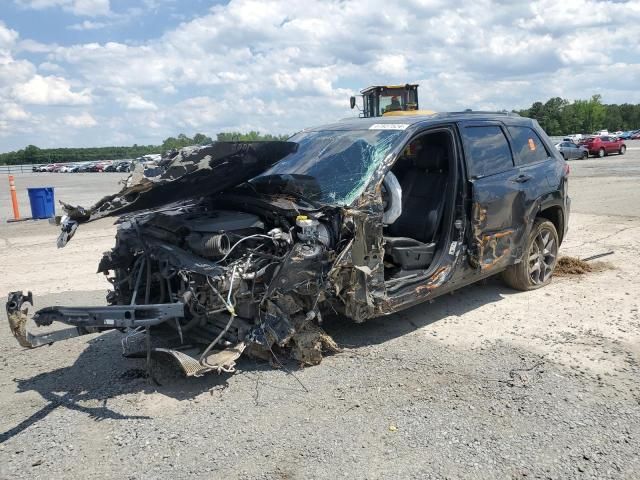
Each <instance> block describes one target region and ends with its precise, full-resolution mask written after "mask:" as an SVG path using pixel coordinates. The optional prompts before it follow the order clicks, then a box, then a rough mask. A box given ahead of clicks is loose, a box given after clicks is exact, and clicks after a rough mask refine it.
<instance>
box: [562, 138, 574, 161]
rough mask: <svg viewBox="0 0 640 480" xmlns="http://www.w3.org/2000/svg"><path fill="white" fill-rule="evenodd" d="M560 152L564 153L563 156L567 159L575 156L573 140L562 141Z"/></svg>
mask: <svg viewBox="0 0 640 480" xmlns="http://www.w3.org/2000/svg"><path fill="white" fill-rule="evenodd" d="M560 153H562V156H563V157H564V158H566V159H569V158H573V157H574V155H575V152H574V151H573V148H572V146H571V142H562V143H561V144H560Z"/></svg>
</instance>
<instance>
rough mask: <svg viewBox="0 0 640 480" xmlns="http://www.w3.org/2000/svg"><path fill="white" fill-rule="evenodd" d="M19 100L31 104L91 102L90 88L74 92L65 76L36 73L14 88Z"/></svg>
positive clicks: (80, 103) (84, 103) (81, 103)
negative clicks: (44, 75)
mask: <svg viewBox="0 0 640 480" xmlns="http://www.w3.org/2000/svg"><path fill="white" fill-rule="evenodd" d="M13 93H14V96H15V98H16V99H17V100H19V101H21V102H23V103H26V104H30V105H87V104H89V103H91V94H90V90H89V89H84V90H82V91H80V92H72V91H71V85H70V84H69V82H68V81H67V80H66V79H65V78H63V77H57V76H54V75H49V76H46V77H43V76H42V75H37V74H36V75H34V76H33V77H32V78H31V79H30V80H29V81H28V82H26V83H23V84H19V85H16V86H15V87H14V89H13Z"/></svg>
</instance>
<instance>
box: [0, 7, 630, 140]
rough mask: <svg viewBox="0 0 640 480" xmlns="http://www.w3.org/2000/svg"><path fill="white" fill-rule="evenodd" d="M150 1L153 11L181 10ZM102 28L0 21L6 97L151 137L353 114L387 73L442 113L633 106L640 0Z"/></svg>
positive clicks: (292, 12)
mask: <svg viewBox="0 0 640 480" xmlns="http://www.w3.org/2000/svg"><path fill="white" fill-rule="evenodd" d="M16 1H19V3H20V4H22V5H23V6H28V7H30V8H39V9H44V8H49V7H54V6H55V7H58V8H63V9H66V10H67V11H69V12H73V13H75V14H77V15H83V16H89V15H92V16H97V15H98V14H100V15H104V14H105V13H108V15H109V16H107V17H104V18H98V19H95V18H92V19H87V20H85V19H82V18H81V19H74V21H72V22H69V24H71V25H72V26H71V27H70V28H73V29H74V30H77V34H76V35H77V36H78V38H80V39H82V38H89V37H91V38H95V35H96V34H95V33H89V32H87V30H95V29H97V28H100V27H101V26H102V25H107V24H109V25H112V24H113V22H119V21H121V20H120V18H121V16H122V15H123V14H122V13H121V12H119V11H116V12H114V11H112V10H111V5H109V2H108V1H104V0H99V1H97V2H96V1H95V0H86V1H80V0H16ZM144 3H145V5H146V7H147V8H150V9H154V10H157V12H158V13H161V12H163V10H162V9H163V8H164V7H165V6H166V5H168V4H171V5H172V6H179V5H180V4H181V2H175V1H168V0H167V1H165V0H148V1H147V2H144ZM118 6H119V5H118V4H117V3H116V2H113V8H115V9H117V7H118ZM121 25H125V23H122V24H121ZM111 30H113V32H116V31H117V30H118V29H111ZM99 35H100V37H102V38H109V39H110V41H107V42H104V43H95V42H94V43H89V42H88V41H84V42H83V41H82V40H79V41H77V42H74V43H73V44H65V45H45V44H42V43H38V42H35V41H33V40H30V39H25V40H20V39H19V38H18V34H17V32H15V31H14V30H11V29H9V28H7V27H5V26H4V25H3V24H1V23H0V101H3V100H5V101H11V102H14V103H16V104H20V103H23V104H27V103H37V104H42V105H45V104H58V105H62V104H64V105H78V104H87V103H89V102H92V113H93V114H95V115H97V116H99V118H100V119H101V129H100V130H101V132H100V136H99V137H98V136H97V134H96V137H91V136H89V135H88V134H87V132H84V133H83V135H81V136H79V137H78V138H81V139H82V141H84V142H86V143H95V142H104V141H108V140H109V139H123V138H132V139H134V141H135V139H136V138H139V139H140V140H139V141H138V143H142V142H143V141H158V140H160V139H161V138H162V136H168V135H175V134H176V133H179V132H180V131H181V129H182V130H185V133H194V131H196V130H201V131H205V132H206V133H209V134H215V133H216V132H217V131H220V130H223V129H226V130H228V129H242V128H254V129H260V130H263V131H270V132H273V133H284V132H293V131H296V130H298V129H300V128H303V127H306V126H311V125H314V124H320V123H324V122H331V121H334V120H336V119H339V118H344V117H346V116H351V115H354V112H352V111H350V110H349V108H348V97H349V95H351V94H353V93H355V92H357V91H358V90H359V89H361V88H363V87H365V86H368V85H372V84H384V83H388V82H389V83H404V82H418V83H420V84H421V87H420V88H421V91H420V100H421V105H422V106H424V107H425V108H433V109H436V110H441V111H442V110H459V109H464V108H474V109H477V108H490V109H494V108H495V109H503V108H508V109H510V108H521V107H525V106H528V105H530V104H531V103H532V102H533V101H534V100H546V99H547V98H549V97H551V96H556V95H557V96H562V97H567V98H570V99H573V98H588V97H590V96H591V94H593V93H595V92H599V93H601V94H602V95H603V97H604V100H605V101H609V102H625V101H626V102H630V103H638V102H640V91H639V90H638V87H637V86H638V84H640V79H639V77H638V76H639V73H638V71H639V69H640V43H638V40H637V39H638V38H640V2H638V1H637V0H631V1H627V2H624V1H607V0H602V1H596V0H566V1H563V2H557V1H555V0H534V1H531V2H524V1H519V2H505V1H504V0H480V1H477V0H457V1H453V2H451V1H446V2H445V1H444V0H427V1H422V0H410V1H399V0H395V1H394V0H391V1H390V0H386V1H382V0H368V2H367V8H366V9H363V8H362V3H361V2H358V1H355V0H334V1H331V0H323V1H320V0H308V1H305V2H290V1H287V0H230V1H229V2H228V3H226V4H217V5H214V6H213V7H211V8H210V9H209V10H208V11H206V12H205V13H204V14H202V15H200V16H198V17H196V18H193V19H192V20H189V21H185V22H183V23H180V24H178V25H173V26H171V27H170V28H169V29H167V30H166V31H164V32H159V33H158V36H157V37H156V38H151V39H148V40H138V41H126V40H124V39H123V38H125V37H126V36H122V37H118V36H115V37H114V36H112V35H116V33H112V32H111V31H110V30H108V29H104V30H103V31H101V32H100V34H99ZM136 38H138V37H136ZM21 55H24V57H22V56H21ZM29 55H33V56H35V58H37V59H38V60H37V62H36V63H37V64H39V66H38V68H37V69H36V67H35V66H34V65H33V64H32V63H31V62H30V61H28V60H26V58H31V57H30V56H29ZM3 58H4V59H5V60H4V61H3ZM45 75H50V76H45ZM52 75H55V76H52ZM3 82H4V83H3ZM2 85H4V86H5V88H4V91H3V89H2ZM3 92H4V93H3ZM7 92H9V93H7ZM54 93H55V94H54ZM56 110H58V109H56ZM64 114H65V115H67V114H68V115H72V114H71V112H66V111H65V112H64ZM43 115H45V116H46V115H48V116H50V117H55V116H56V115H59V114H58V112H57V111H53V110H52V111H51V113H49V114H43ZM36 121H40V120H37V119H36V117H35V116H33V115H32V116H31V117H30V118H27V119H25V120H24V122H31V123H32V124H33V125H35V126H34V129H35V131H41V132H43V135H45V133H46V134H47V135H48V134H50V131H49V130H47V131H46V132H45V130H43V128H44V127H43V125H46V124H47V122H46V121H42V122H41V123H38V124H37V125H36V123H35V122H36ZM48 123H49V125H53V123H52V122H48ZM51 128H53V127H51ZM65 128H66V129H67V130H70V131H72V130H73V128H72V127H70V126H68V125H67V126H66V127H65ZM38 129H40V130H38ZM150 130H151V131H152V134H153V135H154V136H155V137H153V138H150V137H149V135H150ZM187 130H189V132H186V131H187ZM70 135H71V133H70ZM56 138H57V137H56ZM60 138H69V137H68V136H65V137H60ZM41 143H43V142H41Z"/></svg>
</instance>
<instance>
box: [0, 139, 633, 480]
mask: <svg viewBox="0 0 640 480" xmlns="http://www.w3.org/2000/svg"><path fill="white" fill-rule="evenodd" d="M571 168H572V174H571V187H570V188H571V196H572V198H573V212H572V216H571V223H570V232H569V234H568V237H567V239H566V241H565V242H564V244H563V245H562V248H561V254H563V255H569V256H574V257H577V258H585V257H589V256H592V255H596V254H600V253H604V252H609V251H613V252H614V253H613V254H612V255H609V256H607V257H604V258H602V259H599V260H601V261H606V262H607V263H608V264H609V265H610V267H611V268H602V269H600V268H598V269H596V270H597V271H594V272H591V273H587V274H585V275H566V276H562V277H557V278H555V279H554V281H553V283H552V284H551V285H550V286H548V287H546V288H543V289H540V290H537V291H533V292H527V293H522V292H515V291H513V290H510V289H508V288H506V287H505V286H503V285H502V283H500V281H499V280H497V279H490V280H488V281H486V282H484V283H481V284H477V285H473V286H470V287H467V288H464V289H462V290H460V291H458V292H455V293H454V294H453V295H447V296H445V297H442V298H439V299H437V300H436V301H435V302H434V303H432V304H426V305H420V306H417V307H414V308H411V309H409V310H406V311H404V312H402V313H400V314H396V315H391V316H388V317H384V318H380V319H376V320H373V321H371V322H368V323H365V324H362V325H353V324H350V323H346V322H344V321H340V320H333V321H331V322H329V323H328V324H327V325H326V330H327V331H328V332H329V333H330V334H331V335H332V336H333V338H334V339H335V340H336V341H337V342H338V343H339V344H340V345H341V346H342V347H343V348H344V350H343V352H342V353H338V354H335V355H332V356H330V357H327V358H325V359H324V360H323V362H322V363H321V364H320V365H319V366H316V367H311V368H304V369H299V368H298V367H297V366H296V365H295V364H293V363H291V362H289V363H286V369H274V368H272V367H271V366H270V365H268V364H266V363H262V362H256V361H253V360H243V361H241V362H240V364H239V367H240V368H239V371H238V372H237V373H236V374H234V375H230V376H228V375H222V376H217V375H210V376H206V377H203V378H199V379H188V380H187V379H183V378H180V377H178V376H174V375H171V374H170V373H167V374H166V375H165V378H163V380H162V381H163V384H162V385H161V386H152V385H150V384H149V383H148V382H147V380H146V379H144V378H143V373H144V372H143V370H142V369H143V368H144V363H143V361H142V360H134V359H125V358H123V357H122V356H121V355H120V351H121V350H120V338H121V337H120V335H119V334H118V333H113V332H112V333H107V334H103V335H100V336H98V335H92V336H85V337H81V338H77V339H73V340H69V341H66V342H63V343H58V344H54V345H52V346H50V347H43V348H40V349H36V350H32V351H26V350H23V349H21V348H20V347H19V346H18V344H17V342H16V341H15V340H14V339H13V337H11V335H10V332H9V329H8V327H2V328H0V411H2V415H1V416H0V478H3V479H4V478H7V479H9V478H11V479H13V478H86V477H87V476H91V477H101V478H102V477H104V478H128V479H129V478H131V479H133V478H135V479H143V478H159V477H169V476H171V477H173V478H185V477H192V476H202V477H203V478H247V479H294V478H295V479H297V478H342V477H344V478H354V479H360V478H371V479H377V478H487V479H489V478H557V479H565V478H629V479H635V478H639V477H640V384H639V381H638V379H639V378H640V377H639V374H640V364H639V361H640V314H639V313H638V308H639V306H640V305H639V304H640V258H639V257H638V250H639V248H640V214H639V213H638V205H640V188H638V186H640V145H637V146H632V148H630V150H629V151H628V152H627V155H625V156H624V157H613V156H612V157H608V158H605V159H603V160H598V159H590V160H586V161H574V162H571ZM43 175H46V174H43ZM96 175H97V176H94V177H89V176H87V177H86V181H85V180H83V182H79V183H82V185H77V187H76V186H74V185H73V183H72V182H74V180H72V178H73V175H68V176H65V175H63V174H61V175H58V176H56V175H53V176H51V175H50V176H48V177H47V176H45V177H42V176H38V175H26V176H24V178H20V177H17V178H16V181H17V183H18V184H19V185H20V182H23V183H24V182H31V184H38V182H50V183H51V182H58V183H57V184H56V185H55V186H56V188H57V189H58V188H60V190H61V191H63V192H64V193H65V195H64V196H65V198H68V199H72V200H73V192H74V191H75V190H74V188H76V189H78V192H79V194H80V196H81V197H83V198H82V201H84V202H85V203H87V201H90V200H92V199H97V198H98V197H99V196H100V195H102V194H103V193H106V192H108V191H109V190H110V189H113V188H115V183H116V182H117V180H118V178H117V176H113V177H110V176H109V174H96ZM90 178H93V180H90ZM70 182H71V183H70ZM89 182H94V183H93V184H91V183H89ZM40 185H42V183H40ZM92 185H93V187H92ZM56 191H58V190H56ZM3 195H4V192H3V191H0V197H2V196H3ZM92 196H93V197H95V198H93V197H92ZM113 233H114V227H113V226H112V225H111V221H109V220H102V221H99V222H96V223H94V224H90V225H86V226H83V227H81V229H80V230H79V231H78V233H77V236H76V238H75V239H74V240H73V241H72V242H71V243H70V244H69V245H68V246H67V248H65V249H63V250H57V249H56V247H55V237H56V234H57V230H56V228H55V227H52V226H50V225H48V223H47V222H44V221H38V222H27V223H20V224H9V225H7V224H4V223H3V224H2V225H0V265H2V266H3V268H2V272H3V275H1V276H0V294H1V295H2V296H4V295H5V293H6V292H8V291H9V290H17V289H25V290H26V289H29V290H32V291H33V292H34V297H35V301H36V306H40V307H41V306H45V305H49V304H63V303H64V304H82V303H83V304H101V303H102V302H104V294H105V292H106V289H107V287H108V284H107V282H106V281H105V280H104V278H102V277H101V276H99V275H97V274H95V273H94V272H95V269H96V265H97V261H98V260H99V257H100V254H101V253H102V252H103V251H105V250H108V249H109V248H110V247H111V245H112V242H113ZM0 322H2V323H6V318H5V317H4V312H3V313H2V314H1V316H0ZM0 327H1V326H0Z"/></svg>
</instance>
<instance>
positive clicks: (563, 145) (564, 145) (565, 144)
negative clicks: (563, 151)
mask: <svg viewBox="0 0 640 480" xmlns="http://www.w3.org/2000/svg"><path fill="white" fill-rule="evenodd" d="M560 146H561V147H570V146H571V144H570V143H569V142H563V143H562V144H561V145H560Z"/></svg>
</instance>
